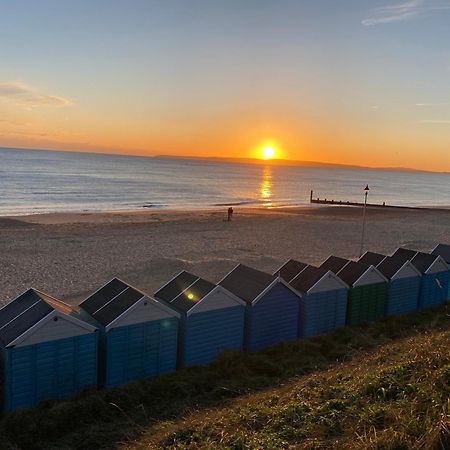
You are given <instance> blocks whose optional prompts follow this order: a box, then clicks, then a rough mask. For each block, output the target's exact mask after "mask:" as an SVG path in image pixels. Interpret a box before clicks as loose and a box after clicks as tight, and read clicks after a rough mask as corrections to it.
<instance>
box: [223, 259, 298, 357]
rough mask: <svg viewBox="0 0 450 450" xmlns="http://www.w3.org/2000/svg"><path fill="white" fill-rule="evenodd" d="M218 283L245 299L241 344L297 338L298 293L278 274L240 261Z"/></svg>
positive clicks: (252, 346)
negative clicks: (242, 339)
mask: <svg viewBox="0 0 450 450" xmlns="http://www.w3.org/2000/svg"><path fill="white" fill-rule="evenodd" d="M219 285H220V286H222V287H224V288H225V289H227V290H229V291H230V292H232V293H233V294H234V295H236V296H237V297H239V298H241V299H242V300H244V301H245V303H246V312H245V332H244V348H245V349H246V350H247V351H252V352H253V351H258V350H261V349H263V348H266V347H270V346H272V345H275V344H277V343H280V342H283V341H291V340H295V339H297V336H298V316H299V307H300V305H299V295H298V293H296V292H295V290H294V289H293V288H292V287H291V286H290V285H289V284H288V283H287V282H286V281H284V280H283V279H282V278H281V277H280V276H276V275H270V274H268V273H265V272H261V271H259V270H256V269H253V268H251V267H247V266H244V265H243V264H239V265H238V266H237V267H235V268H234V269H233V270H232V271H231V272H230V273H229V274H228V275H226V276H225V277H224V278H223V279H222V280H221V281H220V282H219Z"/></svg>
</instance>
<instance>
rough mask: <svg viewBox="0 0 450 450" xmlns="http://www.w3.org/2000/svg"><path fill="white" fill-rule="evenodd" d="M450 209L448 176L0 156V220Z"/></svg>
mask: <svg viewBox="0 0 450 450" xmlns="http://www.w3.org/2000/svg"><path fill="white" fill-rule="evenodd" d="M366 184H368V185H369V188H370V191H369V202H370V203H383V202H385V203H386V204H389V205H400V206H424V207H432V206H434V207H448V206H450V174H446V173H429V172H415V171H402V170H398V171H396V170H379V169H365V168H346V167H342V168H341V167H304V166H295V165H292V166H279V165H271V164H270V163H267V164H263V163H262V164H248V163H247V164H241V163H231V162H222V161H220V160H219V161H215V160H201V159H176V158H168V157H139V156H120V155H105V154H92V153H75V152H57V151H43V150H25V149H4V148H3V149H0V215H2V216H16V215H17V216H19V215H26V214H40V213H51V212H83V211H123V210H144V209H181V210H195V209H205V208H222V207H223V208H227V207H228V206H229V205H232V206H233V207H235V208H238V207H239V206H246V207H256V206H258V207H266V208H276V207H289V206H292V207H293V206H302V205H308V204H309V198H310V191H311V190H313V191H314V197H320V198H327V199H334V200H343V201H363V200H364V192H363V189H364V187H365V186H366Z"/></svg>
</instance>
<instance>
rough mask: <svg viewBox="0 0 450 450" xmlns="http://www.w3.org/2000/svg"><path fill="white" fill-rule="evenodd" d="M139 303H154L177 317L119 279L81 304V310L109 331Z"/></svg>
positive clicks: (163, 306)
mask: <svg viewBox="0 0 450 450" xmlns="http://www.w3.org/2000/svg"><path fill="white" fill-rule="evenodd" d="M139 302H152V304H154V305H155V306H157V307H158V308H160V309H163V310H164V311H166V312H170V313H171V314H172V315H176V313H174V311H173V310H171V309H170V308H167V307H166V306H165V305H163V304H162V303H160V302H157V301H156V300H155V299H152V298H151V297H149V296H147V295H146V294H144V293H143V292H141V291H139V290H138V289H136V288H134V287H132V286H130V285H129V284H127V283H125V282H124V281H122V280H119V279H118V278H113V279H112V280H111V281H110V282H108V283H106V284H105V285H104V286H103V287H101V288H100V289H99V290H97V291H96V292H94V293H93V294H92V295H91V296H90V297H88V298H87V299H86V300H84V301H83V302H82V303H81V304H80V308H82V309H83V310H84V311H86V312H87V313H89V314H90V316H91V317H92V318H93V319H95V320H96V321H97V322H98V323H100V324H101V325H103V326H104V327H106V329H107V330H108V329H109V328H111V327H112V326H113V324H114V323H116V321H117V319H118V318H119V317H121V316H123V315H124V314H126V313H127V312H128V311H129V310H131V309H132V308H133V307H135V305H137V304H138V303H139Z"/></svg>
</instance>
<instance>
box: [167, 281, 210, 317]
mask: <svg viewBox="0 0 450 450" xmlns="http://www.w3.org/2000/svg"><path fill="white" fill-rule="evenodd" d="M215 287H216V285H215V284H213V283H210V282H209V281H207V280H204V279H203V278H197V279H196V280H195V281H194V283H192V284H191V285H190V286H189V287H188V288H187V289H185V290H184V291H182V292H180V293H179V294H178V296H176V297H175V298H174V299H173V300H172V301H171V302H170V304H171V305H173V306H175V308H177V309H179V310H181V311H183V312H186V313H187V312H188V311H189V310H190V309H191V308H193V307H194V306H195V305H196V304H197V303H198V302H199V301H200V300H202V299H203V298H205V297H206V296H207V295H208V294H209V293H210V292H211V291H212V290H213V289H214V288H215Z"/></svg>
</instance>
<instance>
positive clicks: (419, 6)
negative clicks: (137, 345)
mask: <svg viewBox="0 0 450 450" xmlns="http://www.w3.org/2000/svg"><path fill="white" fill-rule="evenodd" d="M444 10H450V1H449V0H409V1H406V2H404V3H398V4H396V5H387V6H382V7H380V8H375V9H373V10H371V11H370V12H369V14H368V16H367V17H366V18H365V19H364V20H362V24H363V25H365V26H372V25H379V24H387V23H393V22H401V21H406V20H410V19H416V18H419V17H422V16H425V15H427V14H429V13H431V12H433V11H444Z"/></svg>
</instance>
